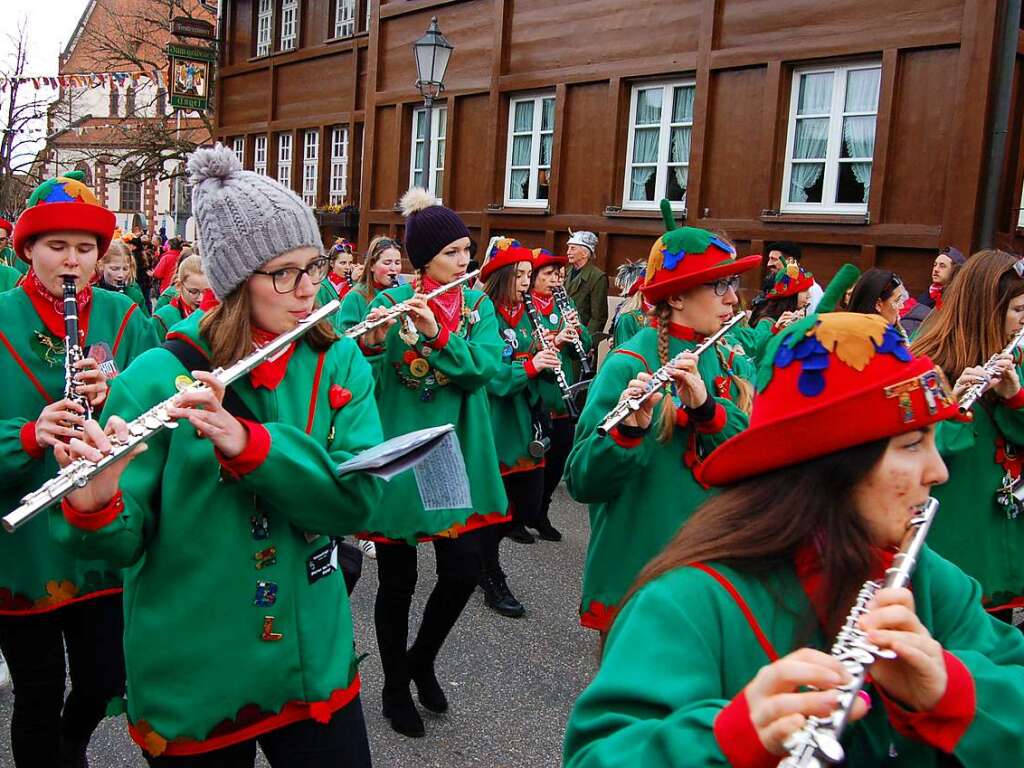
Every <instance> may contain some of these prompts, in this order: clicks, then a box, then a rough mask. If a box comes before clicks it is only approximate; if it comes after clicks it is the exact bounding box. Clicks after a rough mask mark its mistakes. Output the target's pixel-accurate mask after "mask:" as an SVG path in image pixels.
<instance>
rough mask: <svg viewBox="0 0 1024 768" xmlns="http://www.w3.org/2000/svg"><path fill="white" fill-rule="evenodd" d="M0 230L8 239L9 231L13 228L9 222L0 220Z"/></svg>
mask: <svg viewBox="0 0 1024 768" xmlns="http://www.w3.org/2000/svg"><path fill="white" fill-rule="evenodd" d="M0 229H2V230H3V231H4V234H5V235H7V236H8V237H10V234H11V230H12V229H14V227H13V226H12V225H11V222H9V221H8V220H7V219H0Z"/></svg>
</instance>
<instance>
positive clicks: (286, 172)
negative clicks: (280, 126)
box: [277, 133, 292, 189]
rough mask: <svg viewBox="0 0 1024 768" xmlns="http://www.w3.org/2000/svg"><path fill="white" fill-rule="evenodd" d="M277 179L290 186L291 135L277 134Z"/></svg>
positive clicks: (289, 187)
mask: <svg viewBox="0 0 1024 768" xmlns="http://www.w3.org/2000/svg"><path fill="white" fill-rule="evenodd" d="M277 180H278V181H279V182H281V183H282V184H284V185H285V186H286V187H288V189H291V188H292V135H291V134H290V133H279V134H278V135H277Z"/></svg>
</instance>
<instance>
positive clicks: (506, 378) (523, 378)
mask: <svg viewBox="0 0 1024 768" xmlns="http://www.w3.org/2000/svg"><path fill="white" fill-rule="evenodd" d="M530 357H532V355H531V356H530ZM530 357H524V358H520V359H518V360H516V359H513V360H502V361H501V366H500V367H499V368H498V372H497V373H496V374H495V375H494V376H492V377H491V378H490V379H489V380H488V381H487V392H488V393H489V394H492V395H497V396H498V397H507V396H509V395H516V394H519V393H520V392H522V391H523V390H524V389H526V386H527V385H528V384H529V383H530V377H529V376H527V375H526V368H525V367H524V364H525V363H526V361H527V360H529V359H530Z"/></svg>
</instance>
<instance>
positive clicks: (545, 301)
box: [533, 293, 555, 317]
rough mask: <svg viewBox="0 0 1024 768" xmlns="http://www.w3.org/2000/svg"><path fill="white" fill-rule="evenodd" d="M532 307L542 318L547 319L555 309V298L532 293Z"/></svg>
mask: <svg viewBox="0 0 1024 768" xmlns="http://www.w3.org/2000/svg"><path fill="white" fill-rule="evenodd" d="M533 306H535V307H536V308H537V309H539V310H540V313H541V314H542V315H544V317H547V316H548V315H550V314H551V312H552V311H553V310H554V308H555V297H554V296H552V295H551V294H550V293H534V294H533Z"/></svg>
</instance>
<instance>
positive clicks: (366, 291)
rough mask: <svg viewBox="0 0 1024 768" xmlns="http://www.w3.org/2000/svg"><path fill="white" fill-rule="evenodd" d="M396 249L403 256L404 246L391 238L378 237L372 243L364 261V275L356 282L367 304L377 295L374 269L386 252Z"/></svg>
mask: <svg viewBox="0 0 1024 768" xmlns="http://www.w3.org/2000/svg"><path fill="white" fill-rule="evenodd" d="M392 248H394V249H395V250H396V251H398V255H399V256H403V255H404V253H403V251H402V244H401V243H399V242H398V241H397V240H392V239H391V238H390V237H384V236H383V235H378V236H377V237H375V238H373V240H371V241H370V247H369V249H368V250H367V251H366V258H365V259H364V260H363V274H361V275H360V276H359V279H358V280H356V282H355V285H356V286H358V289H359V292H360V293H361V294H363V295H364V296H365V297H366V301H367V303H369V302H371V301H373V299H374V297H376V295H377V284H376V283H375V282H374V280H373V267H374V266H375V265H376V264H377V262H378V261H380V257H381V256H382V255H383V254H384V251H389V250H391V249H392Z"/></svg>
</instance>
